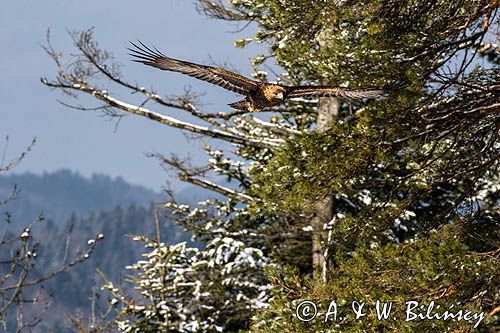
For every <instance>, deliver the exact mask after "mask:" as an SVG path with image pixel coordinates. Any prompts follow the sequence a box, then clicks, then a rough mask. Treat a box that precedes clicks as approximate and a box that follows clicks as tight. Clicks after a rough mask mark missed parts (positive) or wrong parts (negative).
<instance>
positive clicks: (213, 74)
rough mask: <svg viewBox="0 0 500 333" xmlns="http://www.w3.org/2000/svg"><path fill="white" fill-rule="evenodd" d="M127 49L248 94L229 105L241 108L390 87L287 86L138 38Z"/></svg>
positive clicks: (370, 93) (362, 94) (371, 93)
mask: <svg viewBox="0 0 500 333" xmlns="http://www.w3.org/2000/svg"><path fill="white" fill-rule="evenodd" d="M130 43H131V44H132V45H133V46H134V48H128V50H129V51H130V52H131V53H130V55H131V56H133V57H135V58H136V59H135V60H134V61H136V62H140V63H143V64H145V65H148V66H153V67H156V68H159V69H162V70H166V71H172V72H179V73H182V74H186V75H189V76H192V77H195V78H197V79H199V80H203V81H207V82H210V83H213V84H216V85H218V86H221V87H222V88H225V89H228V90H231V91H234V92H236V93H238V94H241V95H245V96H246V97H245V99H243V100H241V101H238V102H234V103H231V104H229V106H231V107H233V108H235V109H238V110H248V111H250V112H258V111H261V110H262V109H264V108H268V107H272V106H276V105H279V104H281V103H283V102H284V101H285V100H286V99H287V98H296V97H340V98H349V99H365V98H376V97H379V96H382V95H384V94H386V93H387V92H388V89H384V88H383V89H351V88H343V87H332V86H287V85H282V84H275V83H266V82H258V81H254V80H250V79H248V78H246V77H244V76H242V75H239V74H236V73H233V72H230V71H228V70H225V69H222V68H219V67H212V66H205V65H200V64H195V63H192V62H187V61H183V60H177V59H173V58H169V57H167V56H165V55H164V54H163V53H161V52H160V51H158V50H157V49H156V48H153V49H151V48H150V47H148V46H146V45H144V44H143V43H142V42H140V41H139V44H140V45H137V44H135V43H133V42H130Z"/></svg>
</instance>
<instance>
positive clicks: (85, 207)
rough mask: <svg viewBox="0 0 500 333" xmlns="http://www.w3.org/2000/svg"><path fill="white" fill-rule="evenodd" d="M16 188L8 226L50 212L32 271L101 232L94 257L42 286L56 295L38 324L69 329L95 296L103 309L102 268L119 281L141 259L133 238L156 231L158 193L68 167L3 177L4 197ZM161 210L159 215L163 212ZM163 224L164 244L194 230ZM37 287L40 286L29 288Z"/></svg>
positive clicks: (45, 268) (57, 262)
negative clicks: (90, 176)
mask: <svg viewBox="0 0 500 333" xmlns="http://www.w3.org/2000/svg"><path fill="white" fill-rule="evenodd" d="M13 186H17V188H18V192H17V195H16V196H15V200H11V201H9V202H7V203H6V204H5V205H2V206H1V208H2V213H3V214H5V213H7V212H8V214H10V216H11V217H10V221H11V223H10V224H11V225H14V226H13V228H9V229H10V232H12V230H13V229H15V227H16V226H17V227H19V228H20V227H25V226H26V225H27V224H29V223H30V222H32V221H34V220H36V218H37V216H38V215H39V214H40V213H41V212H43V214H44V216H45V218H44V219H43V220H42V221H40V222H36V223H35V224H34V225H33V227H32V230H31V231H32V237H33V239H34V241H35V242H37V243H39V244H40V245H39V246H38V252H37V257H38V262H37V266H36V267H37V268H36V270H37V271H36V272H33V273H34V274H33V276H45V275H46V274H48V273H49V272H52V271H56V270H57V269H58V268H59V267H61V266H62V264H63V262H67V261H68V259H67V258H71V257H73V256H75V255H76V253H77V252H79V251H81V250H82V249H85V248H86V247H87V246H88V242H92V240H93V239H95V238H96V236H97V235H99V234H101V235H102V236H103V237H104V238H103V239H102V240H100V241H99V244H97V245H96V247H95V249H94V250H93V252H92V254H91V255H90V256H89V259H87V260H86V261H85V262H83V263H81V264H80V265H77V266H75V267H74V268H73V269H70V270H68V271H67V272H64V273H61V274H60V275H58V276H56V277H55V278H53V279H49V280H48V281H46V282H45V283H44V284H43V287H44V288H43V291H42V294H41V295H42V296H43V297H46V296H49V295H51V297H52V301H51V305H50V307H49V309H48V311H47V312H46V315H45V317H44V321H43V323H42V324H41V325H40V326H38V327H37V330H41V331H47V330H48V329H51V330H53V332H72V331H73V329H74V328H71V327H72V326H71V325H70V324H69V318H70V317H73V316H81V317H82V318H88V317H89V316H90V314H91V309H92V303H93V302H94V306H95V307H97V309H98V310H99V311H100V310H103V308H102V306H103V304H106V303H107V302H106V299H103V298H101V297H100V296H99V295H98V294H99V292H100V286H101V285H102V284H103V283H104V280H103V278H102V277H101V276H99V274H98V273H97V270H98V269H99V270H100V271H102V273H104V274H105V276H106V277H107V278H109V279H112V280H113V281H121V280H122V279H123V278H124V274H125V266H127V265H130V264H132V263H134V262H135V261H137V260H140V259H141V253H142V252H143V251H144V248H143V246H142V245H141V244H139V243H138V242H135V241H133V240H132V236H133V235H145V236H148V237H154V236H155V233H156V229H155V225H154V208H155V206H161V204H160V201H159V200H160V197H161V196H160V195H159V194H157V193H155V192H153V191H151V190H148V189H146V188H144V187H141V186H136V185H130V184H128V183H127V182H125V181H124V180H123V179H121V178H118V179H115V180H113V179H111V178H110V177H108V176H104V175H95V176H93V177H92V178H90V179H87V178H84V177H82V176H80V175H78V174H77V173H73V172H71V171H69V170H61V171H58V172H55V173H46V174H43V175H34V174H17V175H6V176H3V177H0V191H1V193H2V194H3V196H2V197H6V196H7V195H8V194H9V193H11V191H12V187H13ZM194 195H195V193H193V190H192V189H189V188H187V189H185V190H183V191H182V192H181V195H180V196H181V197H182V198H184V199H183V200H188V199H189V198H190V197H192V196H194ZM159 214H160V215H162V212H161V210H160V213H159ZM160 230H161V238H162V241H164V242H166V243H172V244H175V243H178V242H183V241H188V242H189V239H190V236H189V234H188V233H187V232H185V231H184V230H183V229H181V228H180V227H178V226H176V225H175V223H172V222H169V221H168V220H167V219H162V223H161V225H160ZM68 244H69V246H68V249H67V251H66V246H67V245H68ZM1 255H2V256H3V255H4V253H2V254H1ZM65 257H66V259H65ZM2 273H3V274H5V273H6V272H2ZM35 292H40V290H39V289H37V291H34V290H32V291H31V292H28V294H30V293H35ZM32 310H33V311H35V310H34V309H30V308H29V307H27V314H28V315H29V313H31V312H30V311H32ZM15 326H16V323H15V317H14V314H11V315H10V316H9V320H8V323H7V327H8V329H14V327H15Z"/></svg>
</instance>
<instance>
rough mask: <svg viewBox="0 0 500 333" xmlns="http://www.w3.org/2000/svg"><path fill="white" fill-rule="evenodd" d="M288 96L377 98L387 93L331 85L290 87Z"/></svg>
mask: <svg viewBox="0 0 500 333" xmlns="http://www.w3.org/2000/svg"><path fill="white" fill-rule="evenodd" d="M288 89H289V93H288V98H295V97H340V98H350V99H365V98H377V97H381V96H383V95H384V94H386V90H385V89H351V88H344V87H329V86H316V87H315V86H294V87H288Z"/></svg>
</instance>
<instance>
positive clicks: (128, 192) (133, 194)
mask: <svg viewBox="0 0 500 333" xmlns="http://www.w3.org/2000/svg"><path fill="white" fill-rule="evenodd" d="M14 186H16V187H17V189H18V191H19V192H18V195H17V198H16V199H15V200H11V201H10V202H9V203H8V204H6V205H4V206H2V207H0V209H1V210H0V213H1V214H2V215H3V214H4V213H5V212H7V211H8V212H9V213H10V214H11V215H12V217H13V219H12V220H13V222H14V223H15V224H22V223H29V222H31V221H32V220H34V219H35V218H36V216H37V215H38V214H40V213H43V214H44V216H45V218H46V219H49V220H52V221H53V222H54V223H55V224H56V225H63V224H64V223H65V222H66V221H67V220H68V218H69V217H70V216H71V214H73V213H74V214H76V215H77V216H80V217H81V216H84V215H87V214H89V213H90V212H99V211H101V210H109V209H110V208H112V207H115V206H118V205H128V204H131V203H134V204H140V205H149V204H150V203H151V202H153V201H159V200H160V195H159V194H158V193H155V192H154V191H152V190H149V189H147V188H145V187H142V186H138V185H131V184H129V183H127V182H125V180H123V179H122V178H120V177H118V178H116V179H112V178H111V177H109V176H105V175H93V176H92V177H91V178H84V177H82V176H81V175H79V174H78V173H75V172H72V171H70V170H59V171H56V172H52V173H43V174H41V175H35V174H31V173H25V174H8V175H5V176H2V177H0V196H1V197H6V196H8V195H9V194H10V193H11V192H12V189H13V187H14Z"/></svg>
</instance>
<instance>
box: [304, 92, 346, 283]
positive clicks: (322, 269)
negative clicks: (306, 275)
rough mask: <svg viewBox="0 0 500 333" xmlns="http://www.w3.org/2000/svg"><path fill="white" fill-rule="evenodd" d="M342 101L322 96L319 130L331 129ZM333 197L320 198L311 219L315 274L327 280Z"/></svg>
mask: <svg viewBox="0 0 500 333" xmlns="http://www.w3.org/2000/svg"><path fill="white" fill-rule="evenodd" d="M339 107H340V103H339V101H338V99H337V98H322V99H321V100H320V103H319V106H318V119H317V121H316V124H317V131H318V132H319V133H324V132H326V131H327V130H328V129H330V128H331V127H332V125H333V122H334V121H335V120H336V119H337V117H338V114H339ZM332 208H333V207H332V197H330V196H328V197H326V198H323V199H321V200H319V201H318V202H317V203H316V205H315V209H316V213H315V215H314V217H313V219H312V221H311V225H312V227H313V231H312V233H313V234H312V265H313V274H314V276H315V277H317V278H322V279H323V280H326V269H327V267H326V265H327V263H326V258H325V255H324V253H325V251H324V248H323V238H324V237H323V236H324V234H325V231H324V230H325V228H324V226H325V224H327V223H328V222H330V220H331V219H332Z"/></svg>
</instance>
